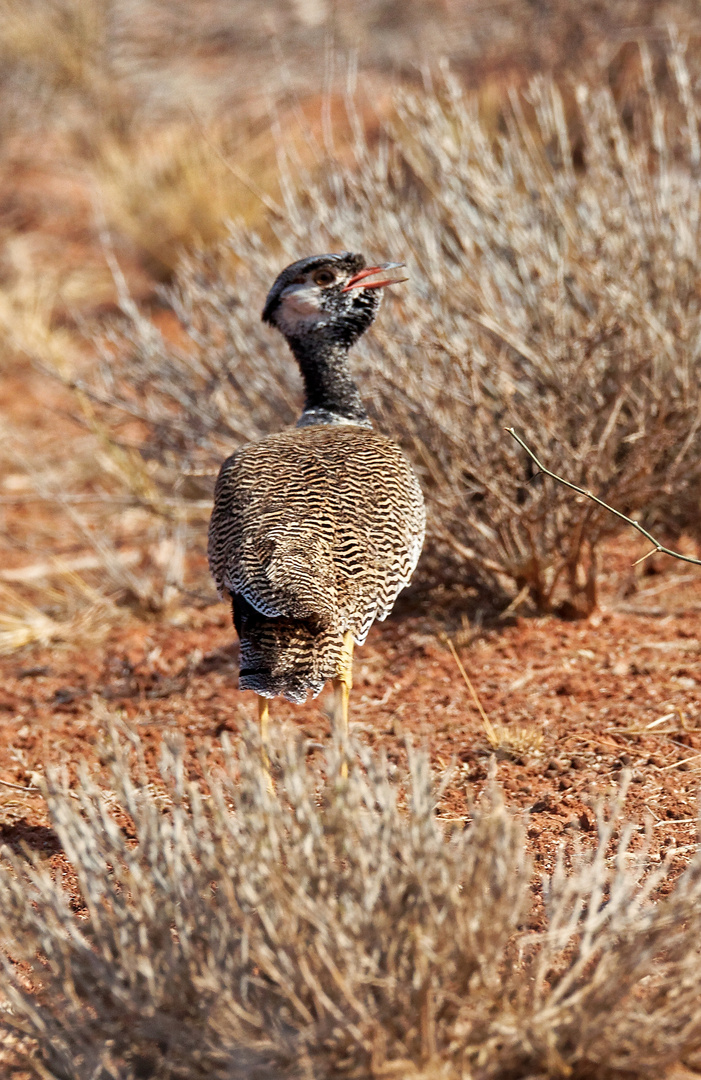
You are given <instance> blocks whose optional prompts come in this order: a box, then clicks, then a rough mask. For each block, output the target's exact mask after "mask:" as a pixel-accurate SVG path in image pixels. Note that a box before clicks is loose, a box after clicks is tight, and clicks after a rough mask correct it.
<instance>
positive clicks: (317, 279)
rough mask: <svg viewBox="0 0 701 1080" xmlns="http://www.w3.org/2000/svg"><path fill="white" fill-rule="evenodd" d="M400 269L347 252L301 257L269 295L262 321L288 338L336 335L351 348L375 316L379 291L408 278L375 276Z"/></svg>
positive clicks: (285, 272)
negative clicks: (377, 277)
mask: <svg viewBox="0 0 701 1080" xmlns="http://www.w3.org/2000/svg"><path fill="white" fill-rule="evenodd" d="M401 266H403V263H382V264H380V265H379V266H366V264H365V258H364V256H363V255H354V254H351V252H349V251H344V252H341V253H340V254H338V255H311V256H309V257H308V258H306V259H300V260H299V261H298V262H295V263H292V265H291V266H288V267H287V268H286V269H285V270H283V271H282V273H281V274H280V275H279V277H278V278H277V280H276V282H275V284H274V285H273V287H272V289H271V290H270V292H269V293H268V299H267V300H266V302H265V307H264V308H263V322H266V323H270V325H271V326H275V327H277V329H278V330H279V331H280V332H281V333H282V334H284V335H285V337H286V338H288V339H292V340H295V339H301V338H305V337H316V336H317V335H321V336H323V337H328V336H332V337H335V338H336V339H338V341H339V342H340V343H341V344H343V345H344V346H346V347H349V346H350V345H352V344H353V342H354V341H357V339H358V338H359V337H360V335H361V334H362V333H364V332H365V331H366V330H367V328H368V327H369V326H370V324H371V323H372V321H373V319H374V318H375V315H376V314H377V309H378V308H379V306H380V297H381V290H382V289H383V288H384V287H385V286H386V285H393V284H395V283H396V282H397V281H405V280H406V278H382V280H374V279H375V276H376V275H377V274H383V273H385V272H386V271H388V270H398V269H399V268H400V267H401Z"/></svg>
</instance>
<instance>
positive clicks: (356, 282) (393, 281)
mask: <svg viewBox="0 0 701 1080" xmlns="http://www.w3.org/2000/svg"><path fill="white" fill-rule="evenodd" d="M402 266H404V263H396V262H388V263H380V265H379V266H366V267H365V268H364V269H363V270H360V271H359V272H358V273H357V274H354V275H353V277H352V278H351V279H350V281H349V282H348V284H347V285H344V286H343V288H342V289H341V292H348V290H349V289H382V288H384V286H385V285H398V284H399V283H400V282H401V281H408V280H409V279H408V278H405V277H404V278H384V279H383V280H382V281H366V280H365V279H366V278H369V277H372V275H373V274H379V273H380V272H381V271H383V270H399V268H400V267H402Z"/></svg>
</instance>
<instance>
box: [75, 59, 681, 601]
mask: <svg viewBox="0 0 701 1080" xmlns="http://www.w3.org/2000/svg"><path fill="white" fill-rule="evenodd" d="M669 63H670V70H671V71H672V72H673V74H674V76H675V78H676V83H677V87H678V94H677V98H676V99H675V101H674V102H673V103H670V104H669V110H667V105H666V103H665V102H663V101H662V100H661V99H660V98H659V96H658V95H657V92H656V90H655V85H654V80H653V75H652V69H651V65H650V62H649V57H648V56H647V53H646V52H645V51H643V52H642V67H643V71H644V73H645V77H646V82H647V94H646V96H645V98H644V103H643V105H641V107H640V109H639V111H638V113H637V114H635V116H633V118H630V117H629V118H628V121H627V122H626V123H624V121H623V119H622V118H621V116H620V114H619V112H618V111H617V108H616V106H615V103H614V99H613V97H612V94H611V92H610V91H609V90H608V89H606V88H604V87H602V86H598V87H594V88H586V87H580V88H579V90H578V92H577V101H578V116H577V119H576V123H575V124H574V130H575V134H571V133H570V130H569V128H568V123H567V121H566V117H565V110H564V106H563V101H562V97H561V95H560V93H559V91H558V90H557V88H556V87H555V86H554V85H553V84H552V83H550V82H548V81H544V80H536V81H534V82H533V83H531V86H530V89H529V91H528V94H527V95H526V97H525V98H517V97H514V98H513V100H512V106H511V109H510V111H509V112H508V113H507V114H506V115H505V120H504V123H505V129H504V132H503V134H502V135H501V136H500V137H499V138H498V139H497V140H496V141H494V140H493V139H491V138H489V137H488V135H487V133H486V132H485V130H484V129H483V127H482V125H481V123H480V120H479V118H478V116H477V112H476V108H475V107H474V103H471V101H470V99H469V98H467V97H465V96H464V95H463V93H462V92H461V91H460V89H459V87H458V86H457V84H456V83H455V82H454V80H452V78H451V77H450V76H449V75H446V76H445V77H444V79H443V81H442V82H441V83H440V85H439V86H438V87H437V88H436V89H433V90H422V91H420V92H416V93H413V94H407V93H402V94H401V95H400V97H399V100H398V104H397V112H396V116H395V119H394V122H393V124H392V127H391V130H390V131H388V132H387V134H386V138H384V139H382V140H380V143H379V144H378V145H376V146H375V147H374V148H371V147H370V146H369V145H368V144H367V142H366V141H365V139H364V131H363V126H362V124H361V122H360V120H359V118H358V116H357V114H356V113H355V112H354V107H353V101H352V99H351V98H349V101H348V109H349V124H350V126H351V129H352V130H353V131H354V136H355V159H354V162H353V163H352V164H350V165H347V164H344V165H341V164H338V163H334V162H333V161H327V162H326V165H325V168H324V169H320V168H315V169H313V170H311V171H305V168H304V165H303V163H302V162H301V161H299V160H297V159H294V158H290V159H288V160H287V161H285V158H284V150H285V145H284V142H283V143H281V147H280V154H281V160H282V164H283V168H282V175H281V187H282V190H283V194H284V197H285V200H286V203H285V217H284V219H281V218H279V217H278V218H275V220H274V221H272V222H271V227H273V228H274V230H275V233H276V234H277V238H278V242H277V244H265V245H263V244H262V242H261V241H260V240H258V239H256V238H255V237H252V236H251V235H250V234H248V233H247V232H245V231H244V230H243V229H239V230H237V231H235V233H234V234H233V236H232V239H231V242H230V245H229V248H228V249H226V248H224V249H219V251H218V252H214V253H210V254H207V255H202V256H199V257H190V258H187V259H185V261H184V263H183V266H182V269H181V272H180V276H179V280H178V282H177V283H176V286H175V288H174V289H173V291H172V292H171V294H170V298H169V299H170V303H171V304H172V306H173V308H174V310H175V312H176V314H177V315H178V317H179V320H180V322H181V324H182V326H183V328H184V331H185V333H184V335H183V337H184V340H181V341H180V342H179V343H178V344H177V345H173V344H172V343H169V342H167V341H166V340H164V339H163V338H162V337H161V336H160V334H158V332H157V331H155V330H154V329H153V327H152V326H151V324H150V323H149V322H148V321H147V320H146V319H144V318H143V317H141V316H140V315H138V314H136V313H135V312H134V310H133V308H129V311H130V313H131V314H130V318H129V319H127V325H125V326H124V327H123V328H122V329H121V331H120V332H119V334H116V335H114V337H113V342H112V346H113V347H112V348H110V349H108V350H106V351H105V352H104V355H103V361H102V364H101V366H100V367H99V369H98V372H97V375H98V377H97V378H96V379H95V380H94V381H93V382H92V383H84V384H82V385H83V387H84V389H85V390H86V391H87V392H88V393H90V394H91V395H92V396H93V397H94V399H95V400H97V401H100V402H102V403H105V404H107V405H108V406H109V407H110V408H111V409H112V412H111V419H110V421H109V422H110V423H113V424H114V423H116V422H118V420H119V417H120V416H121V415H123V414H126V415H131V416H138V417H139V418H141V419H142V420H144V421H145V423H146V425H147V428H148V433H147V435H146V437H145V439H144V445H143V448H142V452H143V453H144V455H145V456H146V457H148V458H152V459H154V460H155V461H158V462H160V463H162V464H163V465H166V466H167V467H168V468H169V469H170V470H175V471H176V472H177V471H178V470H179V469H180V470H185V471H187V470H188V469H200V470H201V469H210V470H212V471H214V470H215V469H216V467H217V465H218V463H219V462H220V460H221V459H222V457H223V456H224V455H225V454H226V453H228V452H230V451H231V449H233V448H235V447H236V446H237V445H239V444H240V443H241V442H243V441H245V440H249V439H255V438H260V437H261V436H263V435H265V434H267V433H268V432H269V431H271V430H273V429H275V428H279V427H280V426H282V425H284V424H287V423H291V422H293V420H294V418H295V414H296V413H297V412H298V410H299V381H298V377H297V373H296V370H295V368H294V364H293V362H292V360H291V358H290V357H289V355H288V354H287V351H286V349H285V347H284V345H283V344H282V343H281V341H280V340H279V338H278V337H277V336H276V335H273V334H272V333H271V332H270V331H269V330H267V329H264V328H263V327H262V326H261V325H260V321H259V312H260V309H261V306H262V302H263V299H264V296H265V293H266V291H267V288H268V287H269V285H270V283H271V281H272V279H273V277H274V276H275V274H276V273H277V272H278V270H279V269H280V267H281V265H284V263H285V262H286V261H288V260H291V259H292V258H297V257H299V256H301V255H304V254H307V253H309V252H310V251H324V250H338V249H342V248H347V249H354V250H362V251H365V252H366V253H367V254H368V255H370V256H373V257H374V256H379V257H385V258H393V259H396V258H404V259H406V261H407V264H408V267H409V272H410V275H411V283H410V285H408V286H405V287H404V288H403V289H402V290H396V291H395V292H394V293H393V295H392V297H391V299H389V300H388V301H386V306H385V310H384V311H383V313H382V314H381V317H380V319H379V321H378V324H377V325H376V327H375V328H374V329H373V331H372V332H371V333H370V334H368V335H367V336H366V338H365V339H363V342H362V344H361V346H360V348H359V349H358V350H357V352H356V354H355V355H356V359H355V365H356V370H358V374H359V378H360V381H361V386H362V388H363V392H364V394H365V396H366V398H367V399H368V401H369V404H370V407H371V409H372V411H373V413H374V416H375V419H376V421H377V423H378V425H379V426H380V427H381V428H382V429H383V430H384V431H385V432H387V433H388V434H390V435H392V436H394V437H395V438H397V439H398V440H399V441H400V442H401V443H402V444H403V446H404V447H405V448H406V450H407V452H408V454H409V456H410V457H411V458H412V459H413V460H414V462H415V463H416V464H417V466H418V468H419V469H420V471H421V474H422V479H423V483H424V488H425V491H426V495H427V498H428V503H429V511H430V513H429V530H428V541H427V546H426V552H425V557H424V560H423V563H422V568H423V574H424V578H428V579H429V580H432V581H435V582H440V583H450V582H455V581H461V580H462V581H464V580H465V579H466V578H467V579H469V580H471V581H472V582H475V581H477V582H478V583H481V585H482V586H484V587H485V588H486V589H487V590H489V592H490V593H491V594H492V595H493V596H495V595H496V596H500V595H502V596H503V595H505V594H506V595H507V596H511V597H513V596H514V595H516V594H518V593H519V592H522V593H523V595H524V596H526V595H528V596H530V599H531V601H532V604H533V606H534V607H535V608H536V609H537V610H540V611H547V610H562V611H569V612H580V613H581V612H582V611H589V610H591V608H592V607H593V605H594V603H595V601H596V577H597V564H596V550H597V545H598V543H599V541H600V540H601V538H602V537H603V536H604V535H606V534H607V533H609V532H611V531H613V530H615V529H617V528H619V523H617V522H616V521H615V520H613V519H612V518H611V517H610V516H607V515H606V514H605V513H603V512H602V511H600V510H598V509H597V508H596V507H594V506H593V505H592V504H591V503H589V502H587V501H584V500H577V499H576V498H573V497H572V496H571V494H570V493H568V492H565V491H563V490H561V489H560V490H558V489H556V488H555V487H554V486H553V485H551V483H550V482H549V481H544V480H543V479H542V478H540V477H536V476H534V475H533V469H532V467H531V465H530V463H529V462H528V461H527V460H525V458H524V456H523V455H522V454H521V453H520V451H517V449H516V448H515V446H514V444H513V443H512V441H511V440H510V439H509V438H508V436H506V435H505V434H504V427H505V426H506V425H513V426H514V427H515V428H516V429H517V430H518V431H519V432H520V433H521V434H522V435H523V436H524V437H525V438H526V439H527V440H528V442H529V443H530V445H531V446H533V447H534V449H535V450H536V451H537V452H538V453H539V456H540V457H541V459H542V460H544V461H545V462H546V463H547V464H548V465H549V467H551V468H553V469H554V470H556V471H558V472H560V473H561V474H562V475H564V476H566V477H567V478H568V479H570V480H571V481H573V482H574V483H576V484H579V485H580V486H583V487H586V488H589V489H591V490H593V491H595V492H596V493H597V494H598V495H600V496H601V497H603V498H605V499H606V500H607V501H609V502H611V503H613V504H615V505H616V506H618V507H619V508H620V509H622V510H624V511H625V512H627V513H629V514H638V515H641V514H642V515H644V516H645V520H646V521H648V522H649V523H652V522H653V521H655V520H656V519H659V518H661V519H663V520H664V521H665V522H666V524H667V525H668V526H669V527H670V529H671V530H672V531H673V530H675V529H676V530H680V529H684V528H688V529H692V530H695V529H697V526H698V513H697V499H696V493H697V492H698V490H699V484H700V482H701V441H700V435H699V430H700V426H701V412H700V408H699V400H701V399H700V397H699V342H701V316H700V303H701V299H700V293H699V282H700V281H701V256H700V255H699V252H701V243H700V242H699V241H700V240H701V236H700V232H701V224H700V223H701V216H700V214H699V186H698V170H699V161H700V152H699V124H698V113H697V105H696V100H695V98H694V97H693V94H692V91H691V89H690V84H689V80H688V73H687V71H686V68H685V66H684V62H683V55H682V52H681V48H680V47H679V46H677V45H674V43H673V45H672V46H671V49H670V54H669ZM680 108H681V110H682V113H683V116H684V124H683V129H682V130H681V131H679V130H677V129H676V128H675V127H674V124H672V123H671V121H669V117H670V116H673V117H677V118H678V116H679V110H680ZM675 124H676V120H675ZM319 177H321V179H319ZM232 255H235V256H236V258H235V259H233V258H232ZM127 307H128V305H127ZM120 335H121V338H120Z"/></svg>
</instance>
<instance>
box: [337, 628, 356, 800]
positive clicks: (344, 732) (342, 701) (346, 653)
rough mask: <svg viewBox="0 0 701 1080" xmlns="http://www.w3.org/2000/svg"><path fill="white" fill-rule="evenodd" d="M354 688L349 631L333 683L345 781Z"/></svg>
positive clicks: (344, 640)
mask: <svg viewBox="0 0 701 1080" xmlns="http://www.w3.org/2000/svg"><path fill="white" fill-rule="evenodd" d="M352 686H353V634H352V633H351V631H350V630H347V631H346V633H345V634H344V635H343V648H342V649H341V655H340V657H339V661H338V674H337V675H336V678H335V679H334V681H333V690H334V717H335V721H336V723H337V724H338V723H339V722H340V737H341V753H342V755H343V760H342V762H341V776H342V777H343V779H344V780H345V778H346V777H347V776H348V762H347V761H346V753H347V749H348V702H349V700H350V692H351V687H352Z"/></svg>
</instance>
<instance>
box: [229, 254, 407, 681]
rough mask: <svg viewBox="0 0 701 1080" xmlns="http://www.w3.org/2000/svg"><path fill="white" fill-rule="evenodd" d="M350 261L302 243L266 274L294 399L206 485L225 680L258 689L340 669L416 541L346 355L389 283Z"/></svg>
mask: <svg viewBox="0 0 701 1080" xmlns="http://www.w3.org/2000/svg"><path fill="white" fill-rule="evenodd" d="M386 265H391V266H393V265H394V264H386ZM364 266H365V261H364V259H363V257H362V256H358V255H350V254H347V253H344V254H343V255H325V256H314V257H312V258H310V259H305V260H301V261H300V262H299V263H295V264H293V266H292V267H288V268H287V270H285V271H283V273H282V274H281V275H280V277H279V278H278V280H277V281H276V283H275V285H274V286H273V289H272V290H271V292H270V295H269V297H268V301H267V303H266V307H265V310H264V313H263V317H264V319H265V320H266V321H268V322H271V323H272V324H273V325H276V326H277V327H278V329H280V330H281V331H282V332H283V333H284V335H285V337H286V338H287V340H288V342H289V343H290V345H291V347H292V350H293V352H294V354H295V357H296V359H297V361H298V363H299V365H300V369H301V371H302V375H303V377H304V380H305V389H306V402H305V409H304V412H303V413H302V417H301V419H300V421H299V424H298V426H297V427H296V428H293V429H291V430H287V431H283V432H281V433H279V434H276V435H270V436H268V438H266V439H263V440H262V441H261V442H258V443H252V444H248V445H246V446H243V447H241V449H239V450H238V451H237V452H236V453H235V454H234V455H233V456H232V457H230V458H229V459H228V460H227V461H225V462H224V465H223V466H222V469H221V472H220V474H219V479H218V481H217V485H216V490H215V496H214V511H213V514H212V520H211V525H210V532H209V559H210V567H211V571H212V574H213V576H214V579H215V581H216V583H217V587H218V589H219V591H220V593H221V594H222V595H228V596H230V597H231V600H232V606H233V615H234V622H235V625H236V630H237V632H238V635H239V637H240V640H241V654H240V674H239V686H240V687H241V688H242V689H250V690H255V691H256V693H257V694H259V695H261V696H262V697H266V698H267V697H274V696H276V695H278V694H280V695H283V696H284V697H286V698H287V699H288V700H290V701H295V702H300V701H304V700H305V699H306V697H307V694H308V693H310V692H311V693H312V694H313V695H314V696H316V695H317V694H318V693H319V692H320V691H321V689H322V687H323V686H324V683H325V682H326V681H327V680H328V679H331V678H339V677H342V676H343V670H344V664H345V661H344V639H345V640H346V641H347V639H348V635H352V638H353V639H354V640H355V641H356V642H357V643H358V644H361V643H362V642H363V641H364V640H365V637H366V635H367V633H368V630H369V629H370V626H371V625H372V622H373V621H374V620H375V619H384V618H385V617H386V616H387V615H388V614H389V612H390V610H391V608H392V606H393V604H394V601H395V600H396V597H397V595H398V593H399V592H400V590H401V589H402V588H403V587H404V586H405V585H406V584H407V583H408V582H409V579H410V577H411V575H412V573H413V571H414V568H415V566H416V563H417V560H418V558H419V554H420V552H421V546H422V543H423V535H424V527H425V511H424V503H423V497H422V494H421V489H420V487H419V483H418V480H417V479H416V476H415V474H414V472H413V470H412V468H411V466H410V465H409V463H408V462H407V460H406V458H405V457H404V455H403V454H402V452H401V450H400V449H399V447H398V446H397V445H396V444H395V443H393V442H392V441H391V440H389V439H387V438H385V437H384V436H382V435H379V434H377V433H376V432H374V431H373V430H372V428H371V425H370V421H369V419H368V417H367V413H366V412H365V409H364V407H363V404H362V401H361V399H360V396H359V394H358V391H357V388H356V387H355V384H354V383H353V380H352V378H351V376H350V373H349V370H348V367H347V359H346V357H347V352H348V349H349V347H350V345H351V344H352V343H353V341H355V340H356V339H357V337H359V336H360V334H361V333H362V332H363V331H364V330H365V329H366V328H367V327H368V326H369V325H370V323H371V322H372V320H373V318H374V316H375V313H376V311H377V307H378V304H379V292H378V291H376V290H379V288H380V287H381V286H383V285H386V284H389V283H390V282H388V281H384V282H372V281H368V278H369V277H371V276H372V274H376V273H377V271H378V270H379V269H384V267H374V268H370V269H363V268H364ZM349 663H350V661H349V660H348V664H349ZM346 685H347V686H349V685H350V671H348V672H347V678H346Z"/></svg>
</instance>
